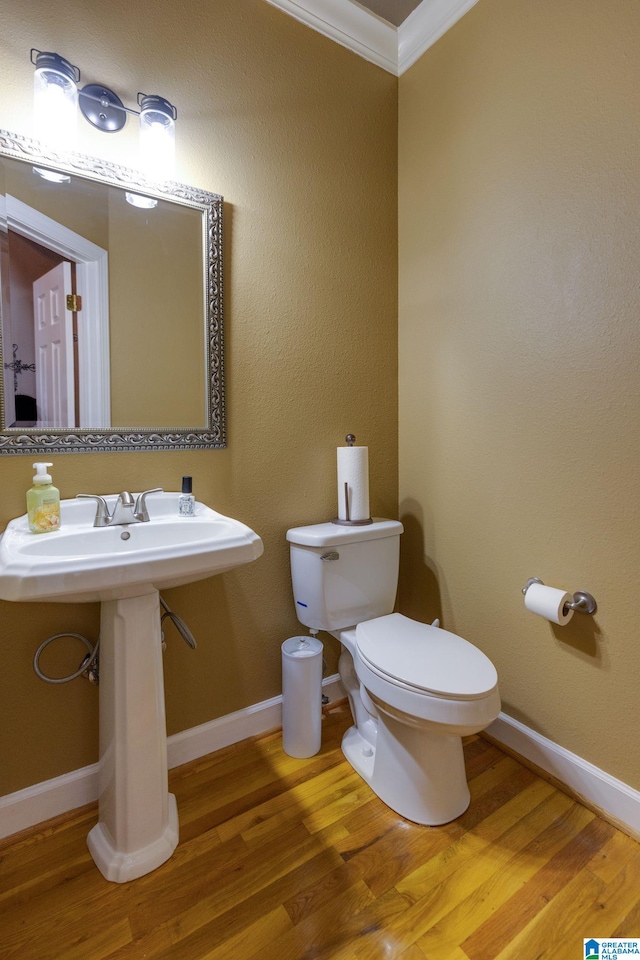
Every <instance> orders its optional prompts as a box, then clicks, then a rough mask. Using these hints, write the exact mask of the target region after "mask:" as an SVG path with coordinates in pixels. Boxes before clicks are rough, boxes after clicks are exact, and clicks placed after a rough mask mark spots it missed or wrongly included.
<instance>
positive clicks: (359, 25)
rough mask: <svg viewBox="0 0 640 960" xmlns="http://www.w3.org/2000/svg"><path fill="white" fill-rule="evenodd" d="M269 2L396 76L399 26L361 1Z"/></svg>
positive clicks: (306, 0)
mask: <svg viewBox="0 0 640 960" xmlns="http://www.w3.org/2000/svg"><path fill="white" fill-rule="evenodd" d="M267 3H270V4H271V5H272V6H273V7H278V9H279V10H283V11H284V13H288V14H289V16H291V17H295V19H296V20H299V21H300V22H301V23H304V24H305V25H306V26H307V27H311V28H312V30H317V32H318V33H322V34H323V35H324V36H325V37H329V39H330V40H335V42H336V43H339V44H340V45H341V46H343V47H347V49H348V50H352V51H353V52H354V53H357V54H358V55H359V56H360V57H363V58H364V59H365V60H368V61H369V62H370V63H375V64H376V65H377V66H379V67H382V69H383V70H387V71H388V72H389V73H393V74H394V75H395V76H397V74H398V37H397V30H396V28H395V27H394V26H392V25H391V24H390V23H387V22H386V21H385V20H381V19H380V18H379V17H376V16H375V14H373V13H370V12H369V11H368V10H365V9H364V7H361V6H360V5H359V4H357V3H352V2H351V0H267Z"/></svg>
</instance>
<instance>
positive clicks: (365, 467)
mask: <svg viewBox="0 0 640 960" xmlns="http://www.w3.org/2000/svg"><path fill="white" fill-rule="evenodd" d="M345 483H346V485H347V486H346V495H345ZM347 498H348V503H349V506H348V509H347V502H346V501H347ZM370 516H371V514H370V512H369V448H368V447H338V520H368V519H369V517H370Z"/></svg>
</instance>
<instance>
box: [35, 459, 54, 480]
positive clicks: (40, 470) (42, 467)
mask: <svg viewBox="0 0 640 960" xmlns="http://www.w3.org/2000/svg"><path fill="white" fill-rule="evenodd" d="M52 466H53V464H52V463H34V464H33V469H34V470H35V471H36V472H35V476H34V478H33V482H34V483H39V484H43V483H51V474H50V473H47V467H52Z"/></svg>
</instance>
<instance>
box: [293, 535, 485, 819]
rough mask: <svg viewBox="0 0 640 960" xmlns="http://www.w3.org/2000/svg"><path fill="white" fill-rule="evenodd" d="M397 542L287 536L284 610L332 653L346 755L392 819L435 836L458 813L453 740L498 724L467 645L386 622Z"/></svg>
mask: <svg viewBox="0 0 640 960" xmlns="http://www.w3.org/2000/svg"><path fill="white" fill-rule="evenodd" d="M401 533H402V524H400V523H399V522H398V521H393V520H375V521H374V522H373V523H372V524H370V525H367V526H362V527H345V526H336V525H334V524H331V523H323V524H314V525H311V526H307V527H297V528H294V529H292V530H289V531H288V532H287V539H288V541H289V543H290V551H291V576H292V583H293V593H294V602H295V606H296V613H297V616H298V619H299V620H300V622H301V623H303V624H305V625H306V626H308V627H309V628H310V630H311V632H312V633H315V632H318V631H319V630H326V631H327V632H329V633H330V634H331V635H332V636H334V637H336V638H337V639H338V640H339V641H340V643H341V644H342V653H341V656H340V661H339V674H340V679H341V682H342V685H343V687H344V689H345V692H346V693H347V696H348V699H349V705H350V708H351V713H352V715H353V719H354V724H353V726H351V727H350V728H349V729H348V730H347V732H346V733H345V735H344V737H343V740H342V750H343V752H344V755H345V757H346V758H347V760H348V761H349V763H350V764H351V765H352V767H353V768H354V769H355V770H356V771H357V772H358V773H359V774H360V776H361V777H362V778H363V779H364V780H365V781H366V782H367V783H368V784H369V785H370V787H371V788H372V790H373V791H374V792H375V793H376V794H377V795H378V796H379V797H380V799H381V800H383V801H384V802H385V803H386V804H387V805H388V806H389V807H391V808H392V809H393V810H395V811H396V813H399V814H400V815H401V816H403V817H405V818H406V819H407V820H411V821H413V822H415V823H420V824H428V825H431V826H435V825H438V824H442V823H447V822H449V821H450V820H454V819H455V818H456V817H458V816H460V815H461V814H462V813H463V812H464V811H465V810H466V808H467V807H468V805H469V800H470V795H469V788H468V786H467V778H466V771H465V766H464V755H463V749H462V739H461V738H462V737H463V736H468V735H470V734H474V733H477V732H479V731H480V730H482V729H484V727H486V726H488V725H489V724H490V723H492V722H493V721H494V720H495V719H496V717H497V716H498V714H499V712H500V695H499V692H498V676H497V673H496V669H495V667H494V665H493V664H492V663H491V661H490V660H489V658H488V657H487V656H485V654H484V653H482V651H481V650H479V649H478V648H477V647H474V646H473V645H472V644H471V643H469V642H468V641H467V640H464V639H463V638H462V637H459V636H457V635H456V634H453V633H450V632H449V631H447V630H443V629H441V628H440V627H439V626H436V625H434V624H433V625H428V624H424V623H418V622H417V621H415V620H411V619H409V618H408V617H405V616H403V615H402V614H399V613H393V612H392V610H393V606H394V601H395V593H396V586H397V578H398V560H399V541H400V534H401Z"/></svg>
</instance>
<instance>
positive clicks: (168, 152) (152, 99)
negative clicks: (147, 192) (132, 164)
mask: <svg viewBox="0 0 640 960" xmlns="http://www.w3.org/2000/svg"><path fill="white" fill-rule="evenodd" d="M139 103H140V161H141V163H142V167H143V169H144V172H145V173H146V174H147V176H148V177H150V178H151V179H152V180H160V181H164V180H170V179H171V178H172V177H173V173H174V169H175V138H176V123H175V120H176V109H175V107H173V106H172V105H171V104H170V103H169V101H168V100H165V99H164V98H163V97H157V96H143V97H142V98H141V99H140V95H139Z"/></svg>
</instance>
